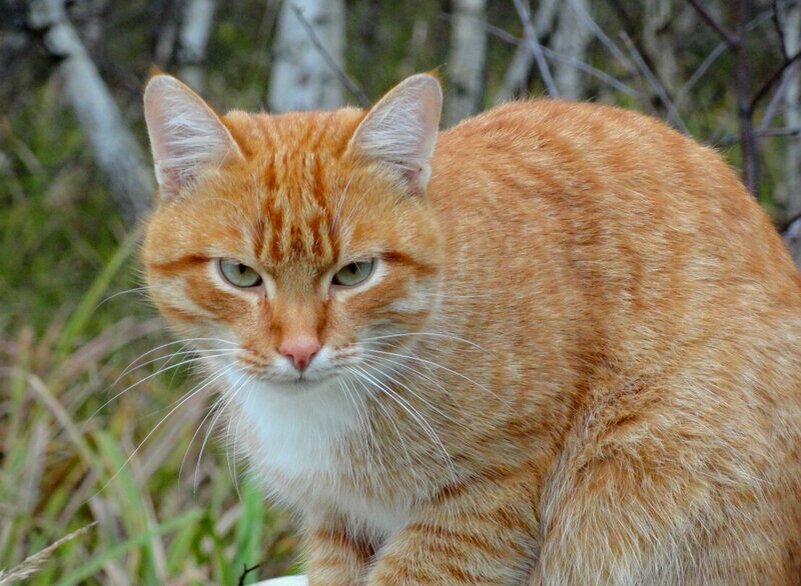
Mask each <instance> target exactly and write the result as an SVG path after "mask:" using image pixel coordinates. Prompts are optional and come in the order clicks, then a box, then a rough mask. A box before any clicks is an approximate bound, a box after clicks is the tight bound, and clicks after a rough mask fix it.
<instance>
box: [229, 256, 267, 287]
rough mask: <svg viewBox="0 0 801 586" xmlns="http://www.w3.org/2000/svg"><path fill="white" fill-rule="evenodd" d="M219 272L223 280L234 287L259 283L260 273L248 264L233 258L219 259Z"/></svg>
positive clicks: (253, 285)
mask: <svg viewBox="0 0 801 586" xmlns="http://www.w3.org/2000/svg"><path fill="white" fill-rule="evenodd" d="M220 272H221V273H222V276H223V277H225V280H226V281H228V282H229V283H231V284H232V285H234V286H235V287H255V286H256V285H261V275H259V273H257V272H256V271H255V270H254V269H252V268H250V267H249V266H248V265H244V264H242V263H241V262H238V261H235V260H220Z"/></svg>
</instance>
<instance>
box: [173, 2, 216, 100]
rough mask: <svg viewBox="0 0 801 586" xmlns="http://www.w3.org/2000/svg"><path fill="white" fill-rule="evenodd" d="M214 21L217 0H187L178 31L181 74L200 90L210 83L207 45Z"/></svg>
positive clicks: (186, 80) (190, 84) (179, 68)
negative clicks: (208, 80) (207, 80)
mask: <svg viewBox="0 0 801 586" xmlns="http://www.w3.org/2000/svg"><path fill="white" fill-rule="evenodd" d="M213 22H214V0H184V10H183V16H182V19H181V29H180V32H179V34H178V59H177V61H178V77H180V78H181V79H182V80H183V81H184V82H185V83H187V84H188V85H189V86H190V87H192V89H194V90H195V91H196V92H202V91H203V90H204V89H205V85H206V67H205V61H206V47H207V45H208V42H209V35H210V34H211V27H212V24H213Z"/></svg>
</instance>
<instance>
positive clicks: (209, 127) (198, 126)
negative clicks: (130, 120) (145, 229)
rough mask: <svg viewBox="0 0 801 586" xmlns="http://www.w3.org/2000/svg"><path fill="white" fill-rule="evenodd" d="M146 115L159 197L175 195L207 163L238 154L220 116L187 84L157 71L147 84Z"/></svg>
mask: <svg viewBox="0 0 801 586" xmlns="http://www.w3.org/2000/svg"><path fill="white" fill-rule="evenodd" d="M145 120H146V122H147V132H148V134H149V135H150V148H151V150H152V151H153V163H154V165H155V168H156V180H157V181H158V184H159V188H160V193H161V196H162V198H164V199H170V198H172V197H175V196H177V195H178V194H179V193H181V192H182V191H184V190H185V189H186V188H187V187H191V185H192V184H193V183H194V182H195V180H196V179H197V178H198V176H199V175H200V174H201V173H202V172H203V171H204V170H206V169H208V168H210V167H219V166H220V165H221V164H222V163H223V161H225V160H226V159H227V158H228V157H242V151H241V150H240V149H239V145H237V143H236V141H235V140H234V138H233V136H231V133H230V132H229V131H228V129H227V128H226V127H225V124H223V123H222V120H220V117H219V116H217V114H216V113H215V112H214V110H212V109H211V108H210V107H209V106H208V104H206V102H204V101H203V99H202V98H201V97H200V96H198V95H197V94H196V93H195V92H193V91H192V90H191V89H189V87H187V86H186V85H184V84H183V83H181V82H180V81H178V80H177V79H175V78H174V77H171V76H169V75H156V76H154V77H153V78H151V80H150V81H149V82H148V84H147V87H146V88H145Z"/></svg>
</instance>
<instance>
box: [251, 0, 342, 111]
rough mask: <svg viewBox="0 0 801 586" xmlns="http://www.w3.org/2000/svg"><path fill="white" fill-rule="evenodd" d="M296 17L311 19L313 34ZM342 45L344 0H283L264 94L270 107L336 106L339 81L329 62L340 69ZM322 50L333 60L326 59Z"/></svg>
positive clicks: (300, 108)
mask: <svg viewBox="0 0 801 586" xmlns="http://www.w3.org/2000/svg"><path fill="white" fill-rule="evenodd" d="M293 7H297V8H298V9H299V10H300V12H301V15H302V16H299V15H298V14H297V13H296V12H295V10H293ZM301 18H302V19H303V20H305V21H306V22H307V23H308V24H309V25H311V27H312V29H313V31H314V35H315V37H316V39H313V38H312V36H311V33H310V31H308V30H307V29H306V27H305V26H304V22H303V21H302V20H301ZM315 40H317V41H318V42H319V45H320V46H321V47H322V48H319V47H318V46H317V45H316V44H315ZM344 49H345V4H344V0H285V1H284V3H283V4H282V5H281V12H280V14H279V16H278V33H277V37H276V40H275V45H274V47H273V64H272V72H271V75H270V90H269V93H268V97H267V103H268V106H269V108H270V111H271V112H274V113H280V112H288V111H293V110H317V109H323V110H329V109H333V108H338V107H340V106H342V104H343V103H344V100H343V92H342V83H341V81H340V80H339V78H338V76H337V71H336V69H335V68H339V69H343V63H344V58H343V54H344ZM324 52H325V53H326V54H327V56H328V57H329V58H330V60H331V61H332V63H333V66H332V65H330V64H329V63H328V62H327V61H326V55H325V54H324Z"/></svg>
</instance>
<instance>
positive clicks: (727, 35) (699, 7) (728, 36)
mask: <svg viewBox="0 0 801 586" xmlns="http://www.w3.org/2000/svg"><path fill="white" fill-rule="evenodd" d="M688 2H689V3H690V4H692V6H693V8H695V11H696V12H697V13H698V14H699V15H700V16H701V18H703V19H704V21H705V22H706V23H707V24H708V25H709V26H711V27H712V28H713V29H715V31H717V33H718V34H719V35H720V36H721V37H723V40H725V41H726V44H728V45H729V46H730V47H736V46H737V45H739V44H740V41H741V39H740V37H739V36H736V35H734V34H732V33H731V32H730V31H729V30H728V29H727V28H726V27H724V26H723V25H722V24H721V23H719V22H718V21H717V20H715V17H713V16H712V15H711V14H709V11H708V10H707V9H706V7H705V6H704V5H703V4H702V3H701V1H700V0H688Z"/></svg>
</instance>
